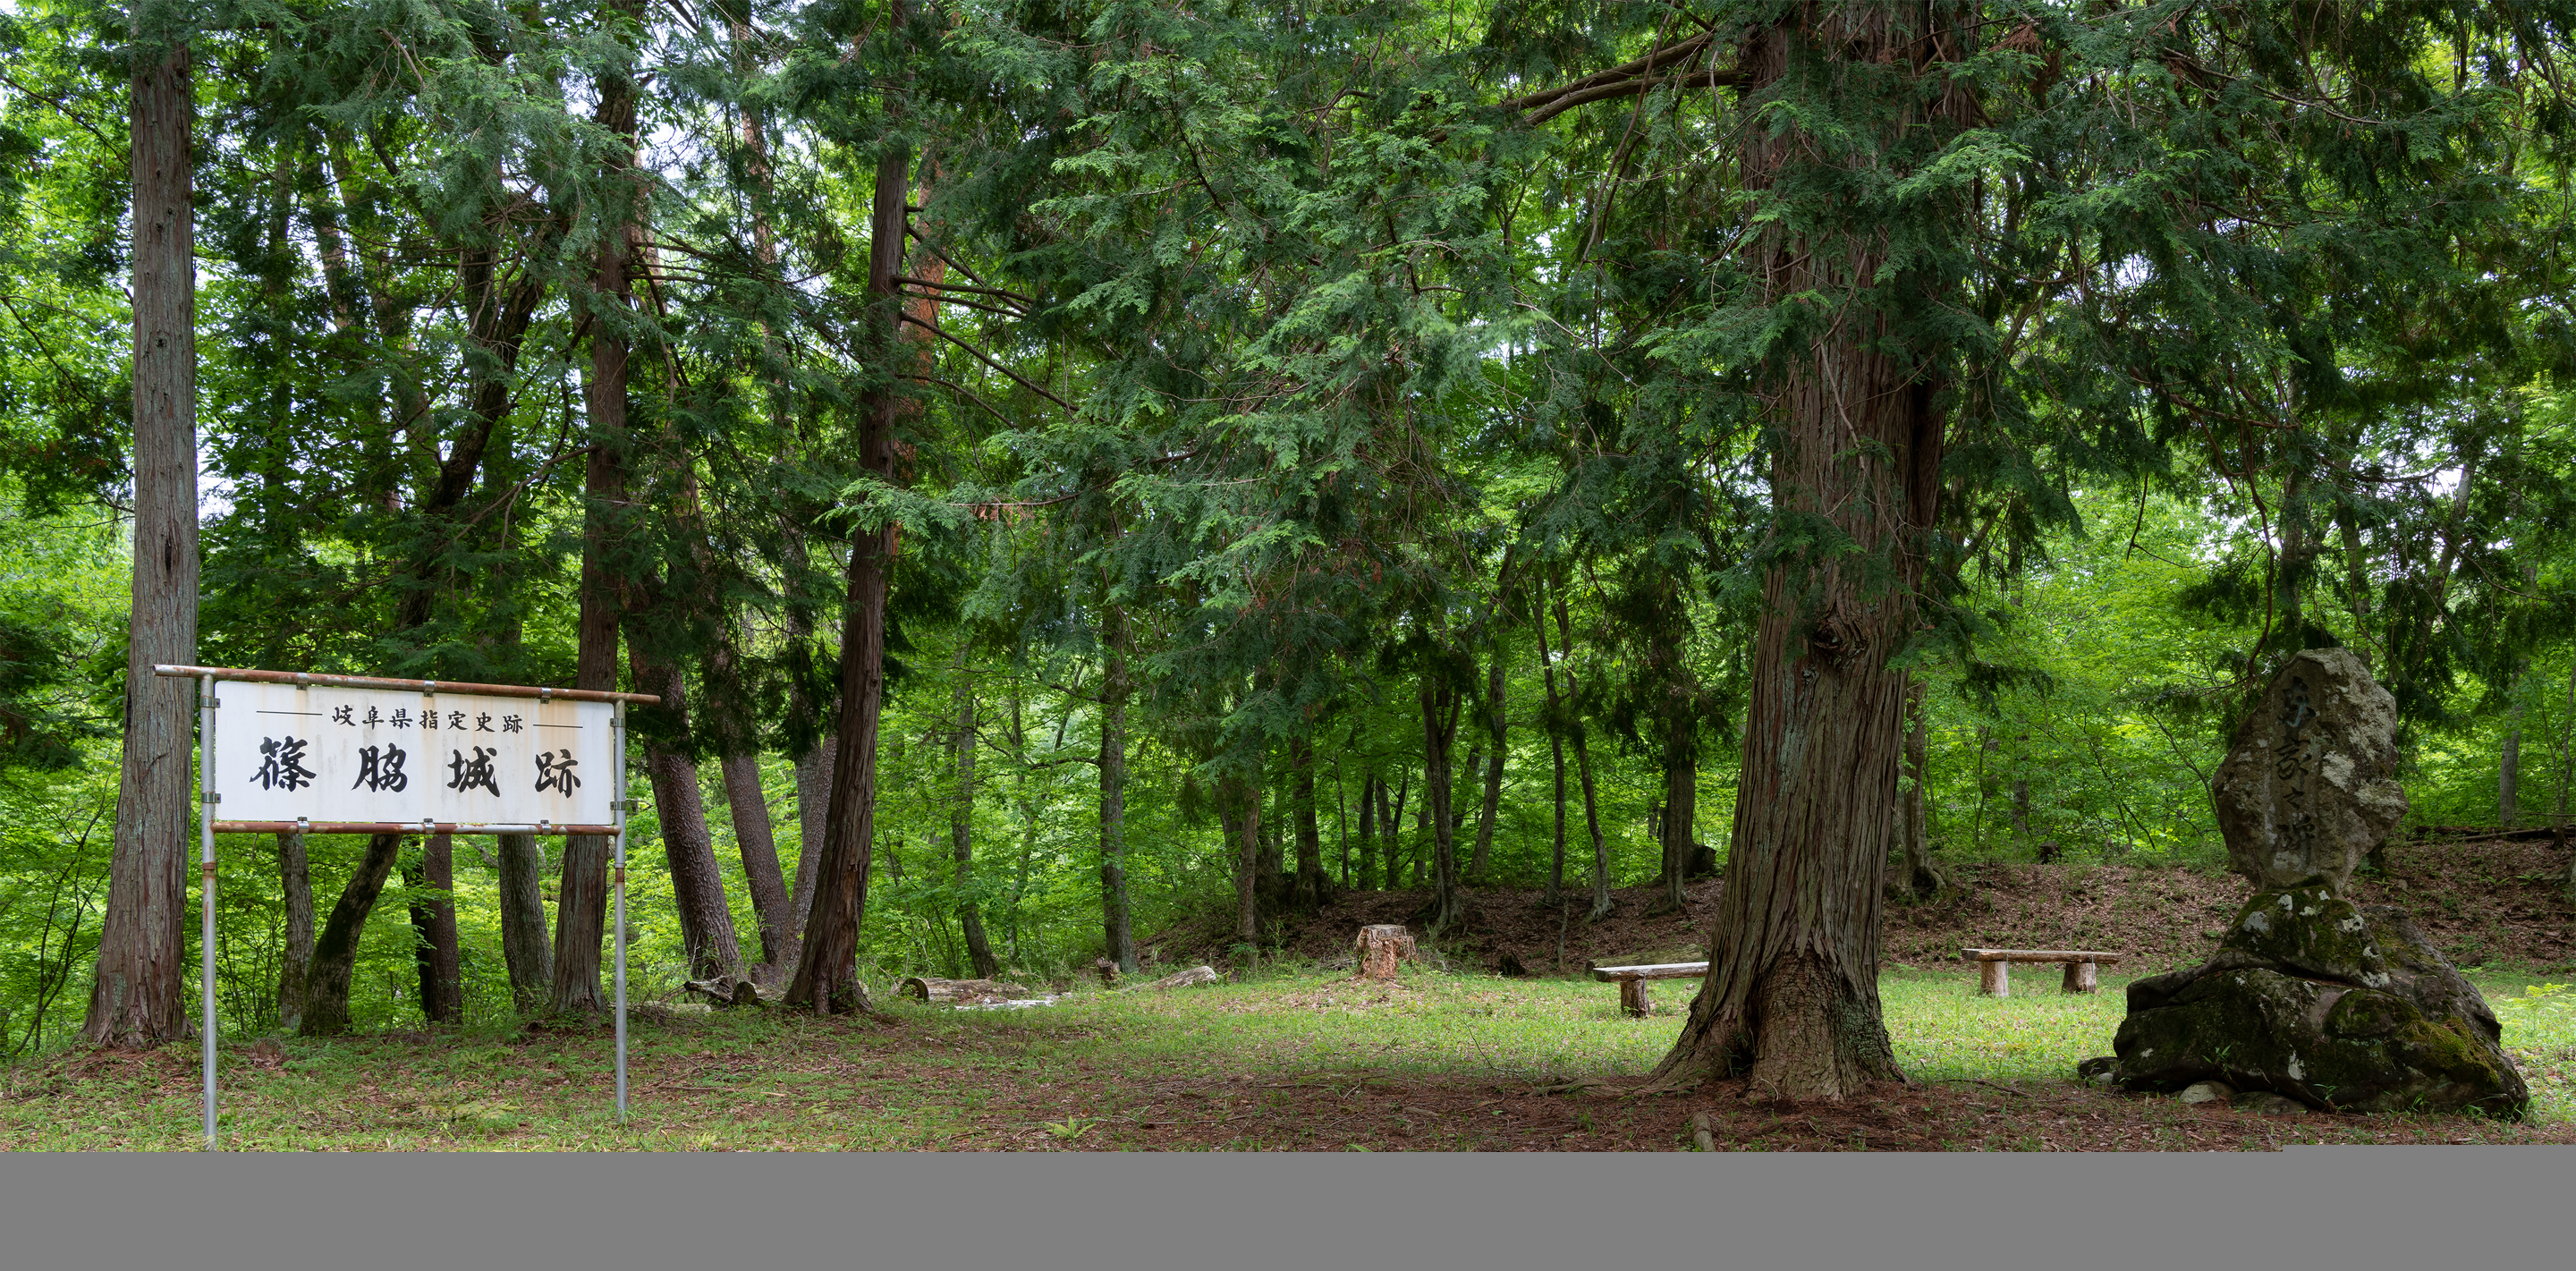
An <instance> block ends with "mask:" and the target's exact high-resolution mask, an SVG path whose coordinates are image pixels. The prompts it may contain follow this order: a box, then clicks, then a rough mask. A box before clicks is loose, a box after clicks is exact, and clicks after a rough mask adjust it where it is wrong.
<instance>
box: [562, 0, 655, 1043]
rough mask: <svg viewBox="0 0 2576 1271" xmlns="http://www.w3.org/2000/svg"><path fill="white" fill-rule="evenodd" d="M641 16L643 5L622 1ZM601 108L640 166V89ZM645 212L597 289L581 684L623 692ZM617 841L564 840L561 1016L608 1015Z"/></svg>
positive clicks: (603, 265) (607, 259) (622, 746)
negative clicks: (607, 947)
mask: <svg viewBox="0 0 2576 1271" xmlns="http://www.w3.org/2000/svg"><path fill="white" fill-rule="evenodd" d="M617 7H618V8H620V9H621V10H626V11H628V12H631V11H632V9H633V0H620V2H619V3H618V5H617ZM598 85H599V104H598V106H597V108H596V109H595V111H594V114H593V118H594V119H595V120H596V121H597V122H598V123H599V125H600V127H601V128H602V129H604V130H606V131H607V132H608V133H609V134H610V135H612V136H615V137H619V138H621V139H623V141H624V144H623V146H622V147H621V153H619V154H617V155H615V156H613V157H612V159H611V164H612V168H613V170H615V171H624V170H625V169H627V168H629V167H632V166H633V163H634V136H635V81H634V79H633V78H632V77H631V76H630V75H626V74H622V73H621V74H609V75H604V76H601V77H600V79H599V81H598ZM637 215H638V213H637V212H636V211H635V210H634V209H631V208H628V209H617V216H618V228H617V229H615V230H613V231H612V232H611V233H609V234H608V235H607V236H606V238H605V239H604V240H603V241H602V243H601V244H600V249H599V263H598V268H597V272H596V274H595V275H594V276H593V278H592V280H591V287H590V295H589V301H590V308H591V323H590V384H589V385H588V396H589V401H588V407H589V417H590V418H589V423H590V429H589V433H590V436H589V440H590V444H591V446H592V447H593V448H592V450H591V452H590V456H589V458H588V459H587V460H586V461H585V466H584V471H583V480H582V541H581V615H580V618H579V619H578V625H577V627H576V634H575V641H576V645H575V651H574V669H573V686H574V687H576V688H583V689H593V690H603V691H605V690H614V689H615V688H616V687H617V650H618V631H619V629H620V627H621V626H623V623H624V618H625V614H624V613H623V606H622V605H621V603H620V599H621V595H622V592H623V590H624V588H623V587H622V585H621V579H620V578H619V576H618V574H617V572H616V571H615V570H613V569H612V568H611V566H610V564H609V562H610V561H611V560H612V559H614V558H615V557H616V556H617V555H618V554H619V545H620V542H621V540H622V539H623V538H624V537H625V533H624V525H623V524H622V522H623V521H624V520H625V519H626V514H625V504H626V450H627V447H628V445H629V438H628V436H627V400H626V394H627V356H628V349H627V340H626V328H627V324H628V311H629V310H630V308H631V307H632V291H633V288H632V279H631V273H630V271H631V269H632V265H633V260H634V254H635V240H636V238H637V237H638V236H639V230H638V228H637V224H636V216H637ZM617 741H618V762H619V763H621V764H622V763H625V762H626V761H627V760H626V745H627V742H628V738H627V737H626V736H625V735H624V734H620V735H619V736H618V738H617ZM614 849H615V841H614V840H612V839H610V838H609V837H607V836H606V835H598V834H575V835H571V836H569V837H567V838H566V839H565V840H564V852H563V874H562V877H561V879H560V880H559V881H558V883H557V884H556V888H555V947H554V975H553V983H552V984H551V985H550V986H549V992H548V994H547V997H548V1001H547V1005H548V1007H549V1008H550V1009H552V1010H554V1011H556V1012H559V1013H578V1014H595V1013H597V1012H599V1011H602V1010H604V1009H606V1007H607V1001H606V997H605V995H604V994H602V993H601V991H600V982H599V967H600V960H601V959H600V952H601V947H602V945H603V944H604V943H605V941H606V940H607V938H608V936H609V931H608V893H609V891H610V885H611V882H612V880H611V879H610V877H609V868H610V865H611V863H612V860H611V858H612V855H613V852H614Z"/></svg>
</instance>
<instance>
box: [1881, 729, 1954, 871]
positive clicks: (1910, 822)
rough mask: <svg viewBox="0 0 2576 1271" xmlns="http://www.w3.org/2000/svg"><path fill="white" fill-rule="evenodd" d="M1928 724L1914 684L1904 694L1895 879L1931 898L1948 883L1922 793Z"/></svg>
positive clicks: (1926, 771)
mask: <svg viewBox="0 0 2576 1271" xmlns="http://www.w3.org/2000/svg"><path fill="white" fill-rule="evenodd" d="M1930 726H1931V725H1930V722H1929V721H1928V720H1927V719H1926V718H1925V716H1924V690H1923V683H1922V681H1920V680H1917V681H1914V682H1913V683H1912V684H1911V685H1910V686H1909V687H1908V688H1907V690H1906V694H1905V774H1904V775H1905V789H1904V792H1903V802H1902V803H1901V804H1900V805H1899V807H1898V810H1897V837H1898V840H1899V841H1900V843H1901V845H1902V847H1903V850H1904V856H1905V863H1904V865H1903V866H1902V867H1901V870H1902V877H1900V878H1898V879H1897V880H1895V881H1896V885H1897V888H1898V890H1902V891H1904V892H1907V893H1908V894H1911V895H1914V896H1918V897H1921V896H1930V895H1933V894H1934V893H1936V892H1938V891H1940V890H1941V889H1942V888H1943V887H1946V886H1948V885H1949V883H1950V877H1949V873H1948V871H1946V870H1944V869H1942V868H1941V863H1940V862H1939V861H1936V860H1934V859H1932V824H1931V816H1930V807H1931V805H1930V804H1929V803H1928V802H1927V800H1928V798H1929V796H1928V795H1927V794H1926V792H1925V782H1926V781H1928V780H1929V779H1930V769H1929V768H1927V767H1926V766H1925V764H1926V762H1927V758H1928V748H1929V742H1928V738H1927V732H1926V730H1927V729H1929V728H1930Z"/></svg>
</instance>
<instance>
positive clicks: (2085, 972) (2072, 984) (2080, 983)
mask: <svg viewBox="0 0 2576 1271" xmlns="http://www.w3.org/2000/svg"><path fill="white" fill-rule="evenodd" d="M2061 987H2062V988H2063V989H2064V990H2065V991H2066V992H2069V993H2099V992H2101V991H2102V981H2101V980H2100V979H2098V978H2096V977H2095V975H2094V971H2093V964H2092V963H2090V962H2069V963H2067V964H2066V983H2065V984H2064V985H2062V986H2061Z"/></svg>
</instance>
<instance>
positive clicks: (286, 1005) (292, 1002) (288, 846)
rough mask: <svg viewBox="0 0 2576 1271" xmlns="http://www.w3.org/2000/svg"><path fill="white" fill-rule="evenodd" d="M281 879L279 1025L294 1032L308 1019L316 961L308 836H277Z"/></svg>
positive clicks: (278, 874)
mask: <svg viewBox="0 0 2576 1271" xmlns="http://www.w3.org/2000/svg"><path fill="white" fill-rule="evenodd" d="M277 882H278V890H279V894H280V895H282V896H283V897H285V900H286V931H285V939H286V947H285V948H284V949H282V950H279V952H278V959H277V961H278V972H277V1026H278V1028H279V1029H280V1030H282V1031H284V1032H289V1033H292V1032H294V1031H295V1029H296V1027H297V1026H298V1025H300V1024H302V1023H303V1022H304V976H305V972H306V970H307V969H308V968H309V967H311V966H312V964H313V866H312V863H311V862H310V861H309V860H307V859H306V857H305V853H304V836H303V835H301V834H296V833H293V832H288V833H284V834H280V835H278V836H277Z"/></svg>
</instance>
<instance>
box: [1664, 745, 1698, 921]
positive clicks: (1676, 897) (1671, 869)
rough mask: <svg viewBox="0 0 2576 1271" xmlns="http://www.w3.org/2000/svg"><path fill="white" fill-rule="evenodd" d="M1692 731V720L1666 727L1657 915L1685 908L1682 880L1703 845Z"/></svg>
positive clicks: (1696, 764)
mask: <svg viewBox="0 0 2576 1271" xmlns="http://www.w3.org/2000/svg"><path fill="white" fill-rule="evenodd" d="M1690 733H1691V727H1690V722H1689V721H1688V720H1675V721H1672V722H1670V723H1668V724H1667V725H1666V734H1665V738H1664V819H1663V825H1662V826H1661V827H1660V828H1661V829H1662V830H1663V843H1662V847H1663V853H1664V877H1663V884H1664V894H1663V896H1662V898H1661V899H1659V900H1658V901H1657V902H1656V905H1655V912H1658V913H1672V912H1678V911H1680V910H1681V908H1682V879H1683V878H1684V877H1685V876H1687V875H1688V874H1689V873H1690V859H1691V849H1692V848H1694V847H1697V846H1698V845H1699V840H1698V838H1697V836H1696V835H1695V834H1694V832H1693V831H1694V830H1695V828H1696V827H1697V825H1698V822H1699V760H1698V759H1697V757H1696V756H1695V755H1694V754H1693V753H1692V751H1693V750H1694V747H1693V746H1692V744H1691V735H1690Z"/></svg>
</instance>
